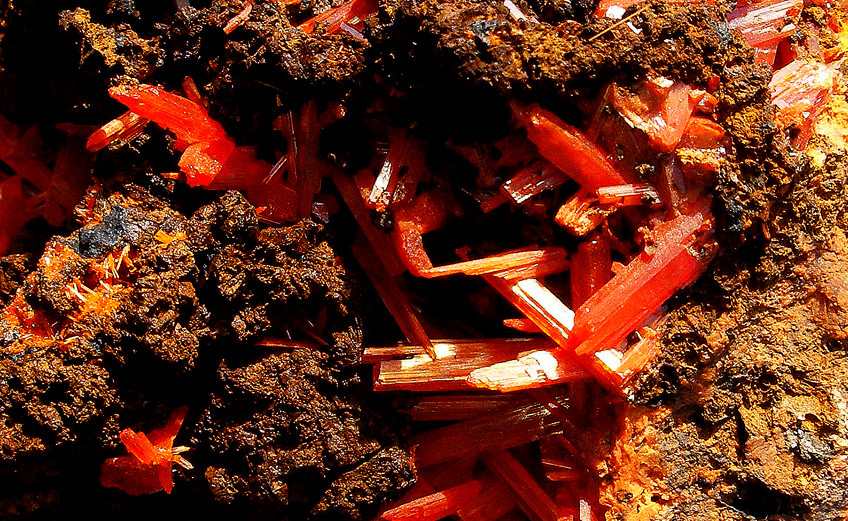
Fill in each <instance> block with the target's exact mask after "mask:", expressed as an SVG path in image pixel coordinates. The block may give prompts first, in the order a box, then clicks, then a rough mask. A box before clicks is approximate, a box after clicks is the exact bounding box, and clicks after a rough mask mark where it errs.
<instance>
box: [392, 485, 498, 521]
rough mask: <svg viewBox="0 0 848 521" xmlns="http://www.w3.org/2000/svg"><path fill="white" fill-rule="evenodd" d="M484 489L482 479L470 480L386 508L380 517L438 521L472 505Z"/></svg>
mask: <svg viewBox="0 0 848 521" xmlns="http://www.w3.org/2000/svg"><path fill="white" fill-rule="evenodd" d="M482 490H483V484H482V483H481V482H480V481H478V480H474V481H469V482H468V483H464V484H462V485H457V486H455V487H451V488H449V489H446V490H442V491H441V492H436V493H434V494H430V495H427V496H424V497H421V498H418V499H415V500H413V501H410V502H408V503H405V504H403V505H400V506H398V507H395V508H392V509H390V510H386V511H385V512H383V513H382V514H380V519H384V520H386V521H404V520H410V521H436V520H438V519H442V518H444V517H447V516H449V515H451V514H454V513H455V512H456V511H457V510H459V509H461V508H465V507H467V506H469V505H471V504H472V503H473V502H474V499H476V498H477V496H478V495H480V492H481V491H482Z"/></svg>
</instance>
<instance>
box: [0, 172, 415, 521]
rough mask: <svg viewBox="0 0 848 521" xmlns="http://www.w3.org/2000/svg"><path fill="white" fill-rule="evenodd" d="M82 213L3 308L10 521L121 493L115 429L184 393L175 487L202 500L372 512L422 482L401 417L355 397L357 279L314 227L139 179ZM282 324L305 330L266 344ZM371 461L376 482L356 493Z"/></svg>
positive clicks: (267, 508) (0, 338)
mask: <svg viewBox="0 0 848 521" xmlns="http://www.w3.org/2000/svg"><path fill="white" fill-rule="evenodd" d="M78 210H79V212H80V213H81V215H82V216H83V217H82V221H83V227H82V228H81V229H80V230H78V231H77V232H75V233H73V234H72V235H70V236H69V237H67V238H62V237H55V238H53V239H52V240H51V241H50V242H49V243H48V244H47V247H46V250H45V253H44V255H42V257H41V258H40V259H39V261H38V264H37V267H36V269H35V270H34V271H33V272H32V273H30V274H29V275H28V276H27V278H26V280H25V282H24V283H23V284H22V285H21V286H20V288H19V289H18V290H17V293H16V294H15V297H14V300H13V301H12V303H11V304H9V305H8V306H7V307H6V308H5V310H4V311H3V313H2V316H0V347H1V348H2V355H0V403H2V410H0V415H2V418H3V421H2V422H0V423H2V428H0V443H1V444H2V461H0V474H2V475H4V476H5V478H4V479H7V478H10V477H11V476H12V475H15V476H16V485H15V486H14V487H12V489H11V490H4V492H3V493H2V494H0V511H2V512H3V513H4V517H5V516H11V515H16V514H17V515H20V514H24V513H26V512H28V511H32V510H34V509H40V512H41V513H42V514H45V513H46V512H49V511H50V508H53V507H55V508H56V512H67V510H63V508H67V505H68V504H74V500H72V499H71V500H69V499H68V497H67V494H72V493H73V492H74V491H75V490H77V489H82V490H85V491H86V494H89V495H91V494H93V495H94V497H101V496H103V495H104V494H105V495H106V497H109V496H111V495H112V494H113V493H114V494H119V492H117V491H106V490H105V489H100V487H99V484H98V483H97V473H98V471H99V468H100V464H101V462H102V461H103V459H104V458H106V457H107V456H112V455H116V454H120V453H121V452H122V450H123V448H122V446H121V445H120V441H119V440H118V433H119V432H120V430H121V429H123V428H126V427H132V428H134V429H139V430H143V431H148V430H150V428H151V427H158V426H161V424H162V423H163V422H164V419H165V418H166V417H167V415H168V414H169V412H170V410H172V409H173V408H175V407H177V406H179V405H188V406H189V418H188V420H187V421H186V423H185V424H184V425H183V430H182V432H181V434H180V435H179V438H178V442H179V441H180V440H186V441H187V442H188V443H187V444H188V445H189V446H190V447H191V449H192V450H191V452H190V455H189V457H190V460H191V461H192V463H193V464H194V466H195V468H194V470H192V471H183V473H182V475H181V476H180V477H179V479H178V482H179V483H178V487H177V490H176V491H175V492H174V495H173V499H172V500H173V501H175V502H179V501H185V500H186V499H185V498H186V497H187V496H181V493H180V489H182V490H183V491H186V492H183V493H184V494H197V495H199V496H201V498H202V497H206V498H207V499H205V500H197V501H199V502H198V512H205V511H208V510H209V509H210V508H212V507H211V506H210V505H211V504H212V502H213V500H214V501H219V502H222V503H225V504H230V503H234V502H235V503H237V504H236V505H234V506H233V508H234V510H233V513H234V515H236V514H237V513H238V512H240V511H243V509H244V508H247V506H246V504H247V505H249V509H250V512H252V515H253V516H254V518H259V517H262V518H265V517H272V516H276V518H279V516H283V517H285V516H287V515H295V516H296V517H297V518H300V517H299V516H300V515H301V514H302V513H304V512H309V511H310V510H312V509H314V510H315V514H320V513H323V512H339V513H341V514H343V515H344V516H345V517H346V518H350V519H361V518H363V516H365V515H366V512H368V511H369V509H372V508H374V506H375V504H377V503H378V502H381V501H384V500H385V499H387V498H389V497H391V496H392V495H393V494H396V493H397V491H398V490H401V489H402V488H403V487H405V486H407V485H408V483H410V481H411V480H412V479H413V477H414V474H413V471H412V468H411V463H410V461H409V455H408V454H407V453H406V451H405V450H404V449H403V448H402V446H401V445H399V442H398V438H397V431H398V428H397V427H396V426H394V424H392V423H391V422H388V423H386V424H384V423H383V422H382V421H378V420H377V417H376V416H375V415H374V413H373V412H371V409H370V406H368V405H367V404H366V403H364V402H363V401H362V399H361V398H358V396H359V395H360V394H361V386H360V385H359V383H358V382H359V380H358V376H357V375H356V372H355V367H356V364H358V361H359V357H360V353H361V346H360V344H359V342H358V340H357V339H358V335H359V333H358V332H357V329H356V327H355V325H354V321H353V319H352V317H351V316H350V314H349V312H348V309H347V307H346V306H347V302H348V300H349V299H350V287H349V284H348V282H347V281H346V278H345V274H344V269H343V267H342V266H341V264H339V262H338V260H337V258H336V256H335V254H334V253H333V251H332V250H331V249H330V247H329V246H328V245H327V243H326V242H323V241H322V240H321V239H320V237H321V233H322V230H321V228H320V226H318V225H316V224H313V223H312V222H309V221H303V222H301V223H299V224H296V225H294V226H290V227H287V228H263V229H260V227H259V226H258V222H257V217H256V213H255V211H254V209H253V207H252V206H250V205H249V204H248V203H247V202H246V201H245V200H244V198H243V197H242V196H241V195H239V194H238V193H236V192H228V193H224V194H223V195H221V196H220V198H218V199H217V200H214V201H213V202H211V203H210V204H208V205H205V206H202V207H201V208H200V209H198V210H197V211H196V212H194V213H193V214H192V215H189V216H186V215H184V214H182V213H180V212H178V211H176V210H175V209H173V208H172V207H171V206H169V204H168V203H167V202H165V201H164V200H162V199H159V198H156V197H153V196H151V195H150V194H149V193H148V192H147V191H145V190H143V189H141V188H139V187H136V186H127V187H126V188H122V189H119V190H116V191H111V192H108V193H107V192H106V191H103V192H99V191H92V192H91V193H90V194H89V196H88V198H87V199H86V200H85V201H83V203H82V204H81V206H80V208H79V209H78ZM16 260H17V261H19V260H20V259H19V258H17V257H16V258H7V259H6V262H7V263H13V262H14V261H16ZM116 265H117V267H115V269H114V270H112V269H111V267H114V266H116ZM103 266H106V267H107V269H106V270H105V271H104V270H103V269H101V268H102V267H103ZM9 273H10V276H11V275H13V271H12V270H10V272H9ZM104 273H105V275H104ZM27 315H32V316H35V319H33V320H31V321H30V322H26V321H23V320H22V319H21V317H23V316H27ZM45 324H46V325H45ZM304 331H308V333H309V336H306V333H304ZM283 335H289V336H293V337H294V338H295V339H296V340H297V339H300V340H299V342H300V344H299V345H295V347H294V348H274V347H267V346H265V347H260V346H256V345H255V343H256V342H257V341H258V340H260V339H261V338H264V337H266V336H283ZM307 340H308V342H307ZM317 340H320V342H321V343H318V342H317ZM183 443H184V444H185V443H186V442H183ZM375 458H376V459H375ZM377 462H380V463H377ZM369 466H370V468H372V472H373V473H374V479H373V480H372V481H371V482H370V483H371V485H370V486H369V487H368V488H367V490H361V489H357V490H355V492H354V491H350V490H349V489H350V487H349V485H348V484H347V480H348V479H349V478H348V476H349V474H350V473H351V472H355V471H356V469H359V468H369ZM50 476H54V478H53V479H48V478H49V477H50ZM325 490H326V494H327V497H326V498H323V497H321V496H320V495H318V496H316V494H320V493H321V492H322V491H325ZM304 491H306V492H304ZM345 491H349V492H350V493H353V494H354V495H353V496H351V495H350V493H348V492H345ZM236 495H238V498H236V497H235V496H236ZM180 497H182V498H183V499H180ZM203 501H205V503H204V502H203ZM105 505H106V503H105V502H104V503H103V504H101V505H98V508H105ZM126 506H127V507H129V505H126ZM239 508H241V509H242V510H239ZM298 512H299V513H300V514H296V513H298ZM260 513H261V516H260Z"/></svg>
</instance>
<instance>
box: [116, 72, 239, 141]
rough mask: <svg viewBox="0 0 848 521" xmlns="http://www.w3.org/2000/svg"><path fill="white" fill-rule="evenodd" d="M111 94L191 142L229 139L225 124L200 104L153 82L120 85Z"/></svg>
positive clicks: (183, 139) (130, 107)
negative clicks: (215, 118)
mask: <svg viewBox="0 0 848 521" xmlns="http://www.w3.org/2000/svg"><path fill="white" fill-rule="evenodd" d="M109 95H110V96H112V97H113V98H115V99H116V100H118V101H120V102H121V103H123V104H124V105H126V106H127V108H129V109H130V110H131V111H133V112H134V113H136V114H138V115H139V116H141V117H143V118H145V119H149V120H150V121H153V122H155V123H156V124H157V125H159V126H162V127H165V128H167V129H168V130H170V131H171V132H173V133H174V134H176V136H177V138H178V139H180V140H182V141H185V142H186V143H187V144H189V145H190V144H193V143H198V142H205V143H213V142H216V141H223V140H228V139H229V138H228V137H227V133H226V131H225V130H224V127H222V126H221V124H220V123H218V122H217V121H215V120H214V119H212V118H210V117H209V114H207V113H206V109H204V108H203V107H201V106H200V105H198V104H197V103H195V102H193V101H191V100H189V99H186V98H183V97H182V96H178V95H176V94H172V93H170V92H168V91H166V90H164V89H160V88H158V87H154V86H153V85H146V84H140V85H137V86H130V85H119V86H117V87H112V88H110V89H109Z"/></svg>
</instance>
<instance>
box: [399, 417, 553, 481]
mask: <svg viewBox="0 0 848 521" xmlns="http://www.w3.org/2000/svg"><path fill="white" fill-rule="evenodd" d="M560 431H561V426H560V425H559V423H558V422H556V421H554V420H553V418H552V417H551V413H550V412H549V411H548V410H547V409H546V408H545V407H544V406H542V405H540V404H539V403H537V402H536V401H535V400H525V401H522V402H520V403H518V404H516V405H511V406H509V407H506V408H504V409H500V410H498V411H495V412H493V413H492V414H489V415H484V416H481V417H479V418H474V419H471V420H467V421H464V422H459V423H455V424H453V425H448V426H447V427H441V428H439V429H434V430H431V431H426V432H423V433H421V434H418V435H416V436H415V437H414V438H413V439H412V443H413V444H415V445H417V446H418V447H417V448H416V449H415V464H416V466H417V467H418V468H419V469H424V468H427V467H430V466H431V465H436V464H439V463H444V462H446V461H453V460H456V459H460V458H463V457H466V456H473V455H477V454H480V453H481V452H484V451H487V450H505V449H508V448H510V447H516V446H518V445H523V444H525V443H530V442H531V441H535V440H538V439H541V438H545V437H548V436H550V435H552V434H555V433H557V432H560Z"/></svg>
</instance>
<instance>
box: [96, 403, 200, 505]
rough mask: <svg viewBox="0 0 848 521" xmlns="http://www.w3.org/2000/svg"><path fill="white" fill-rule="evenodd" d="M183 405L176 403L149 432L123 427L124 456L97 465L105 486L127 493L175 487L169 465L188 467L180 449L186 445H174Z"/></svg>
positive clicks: (185, 410)
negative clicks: (164, 420)
mask: <svg viewBox="0 0 848 521" xmlns="http://www.w3.org/2000/svg"><path fill="white" fill-rule="evenodd" d="M186 412H188V409H187V408H186V407H179V408H177V409H176V410H174V412H173V413H172V414H171V417H170V419H169V420H168V423H167V424H166V425H165V427H163V428H161V429H155V430H152V431H150V432H149V433H148V434H146V435H145V434H144V433H143V432H135V431H134V430H132V429H124V430H123V431H122V432H121V442H122V443H123V444H124V446H125V447H126V449H127V452H129V454H128V455H126V456H120V457H117V458H110V459H107V460H106V461H104V462H103V465H102V467H101V469H100V483H101V484H102V485H103V486H104V487H116V488H119V489H121V490H123V491H124V492H126V493H127V494H130V495H133V496H140V495H143V494H152V493H154V492H159V491H160V490H164V491H165V492H167V493H168V494H170V493H171V490H172V489H173V488H174V481H173V478H172V476H171V465H172V464H173V463H177V464H178V465H180V466H182V467H184V468H187V469H191V468H192V467H191V464H190V463H189V462H188V461H186V460H185V459H184V458H183V457H182V456H180V453H181V452H184V451H186V450H188V449H187V448H186V447H174V438H176V436H177V433H178V432H179V430H180V427H181V426H182V424H183V420H184V419H185V415H186Z"/></svg>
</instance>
